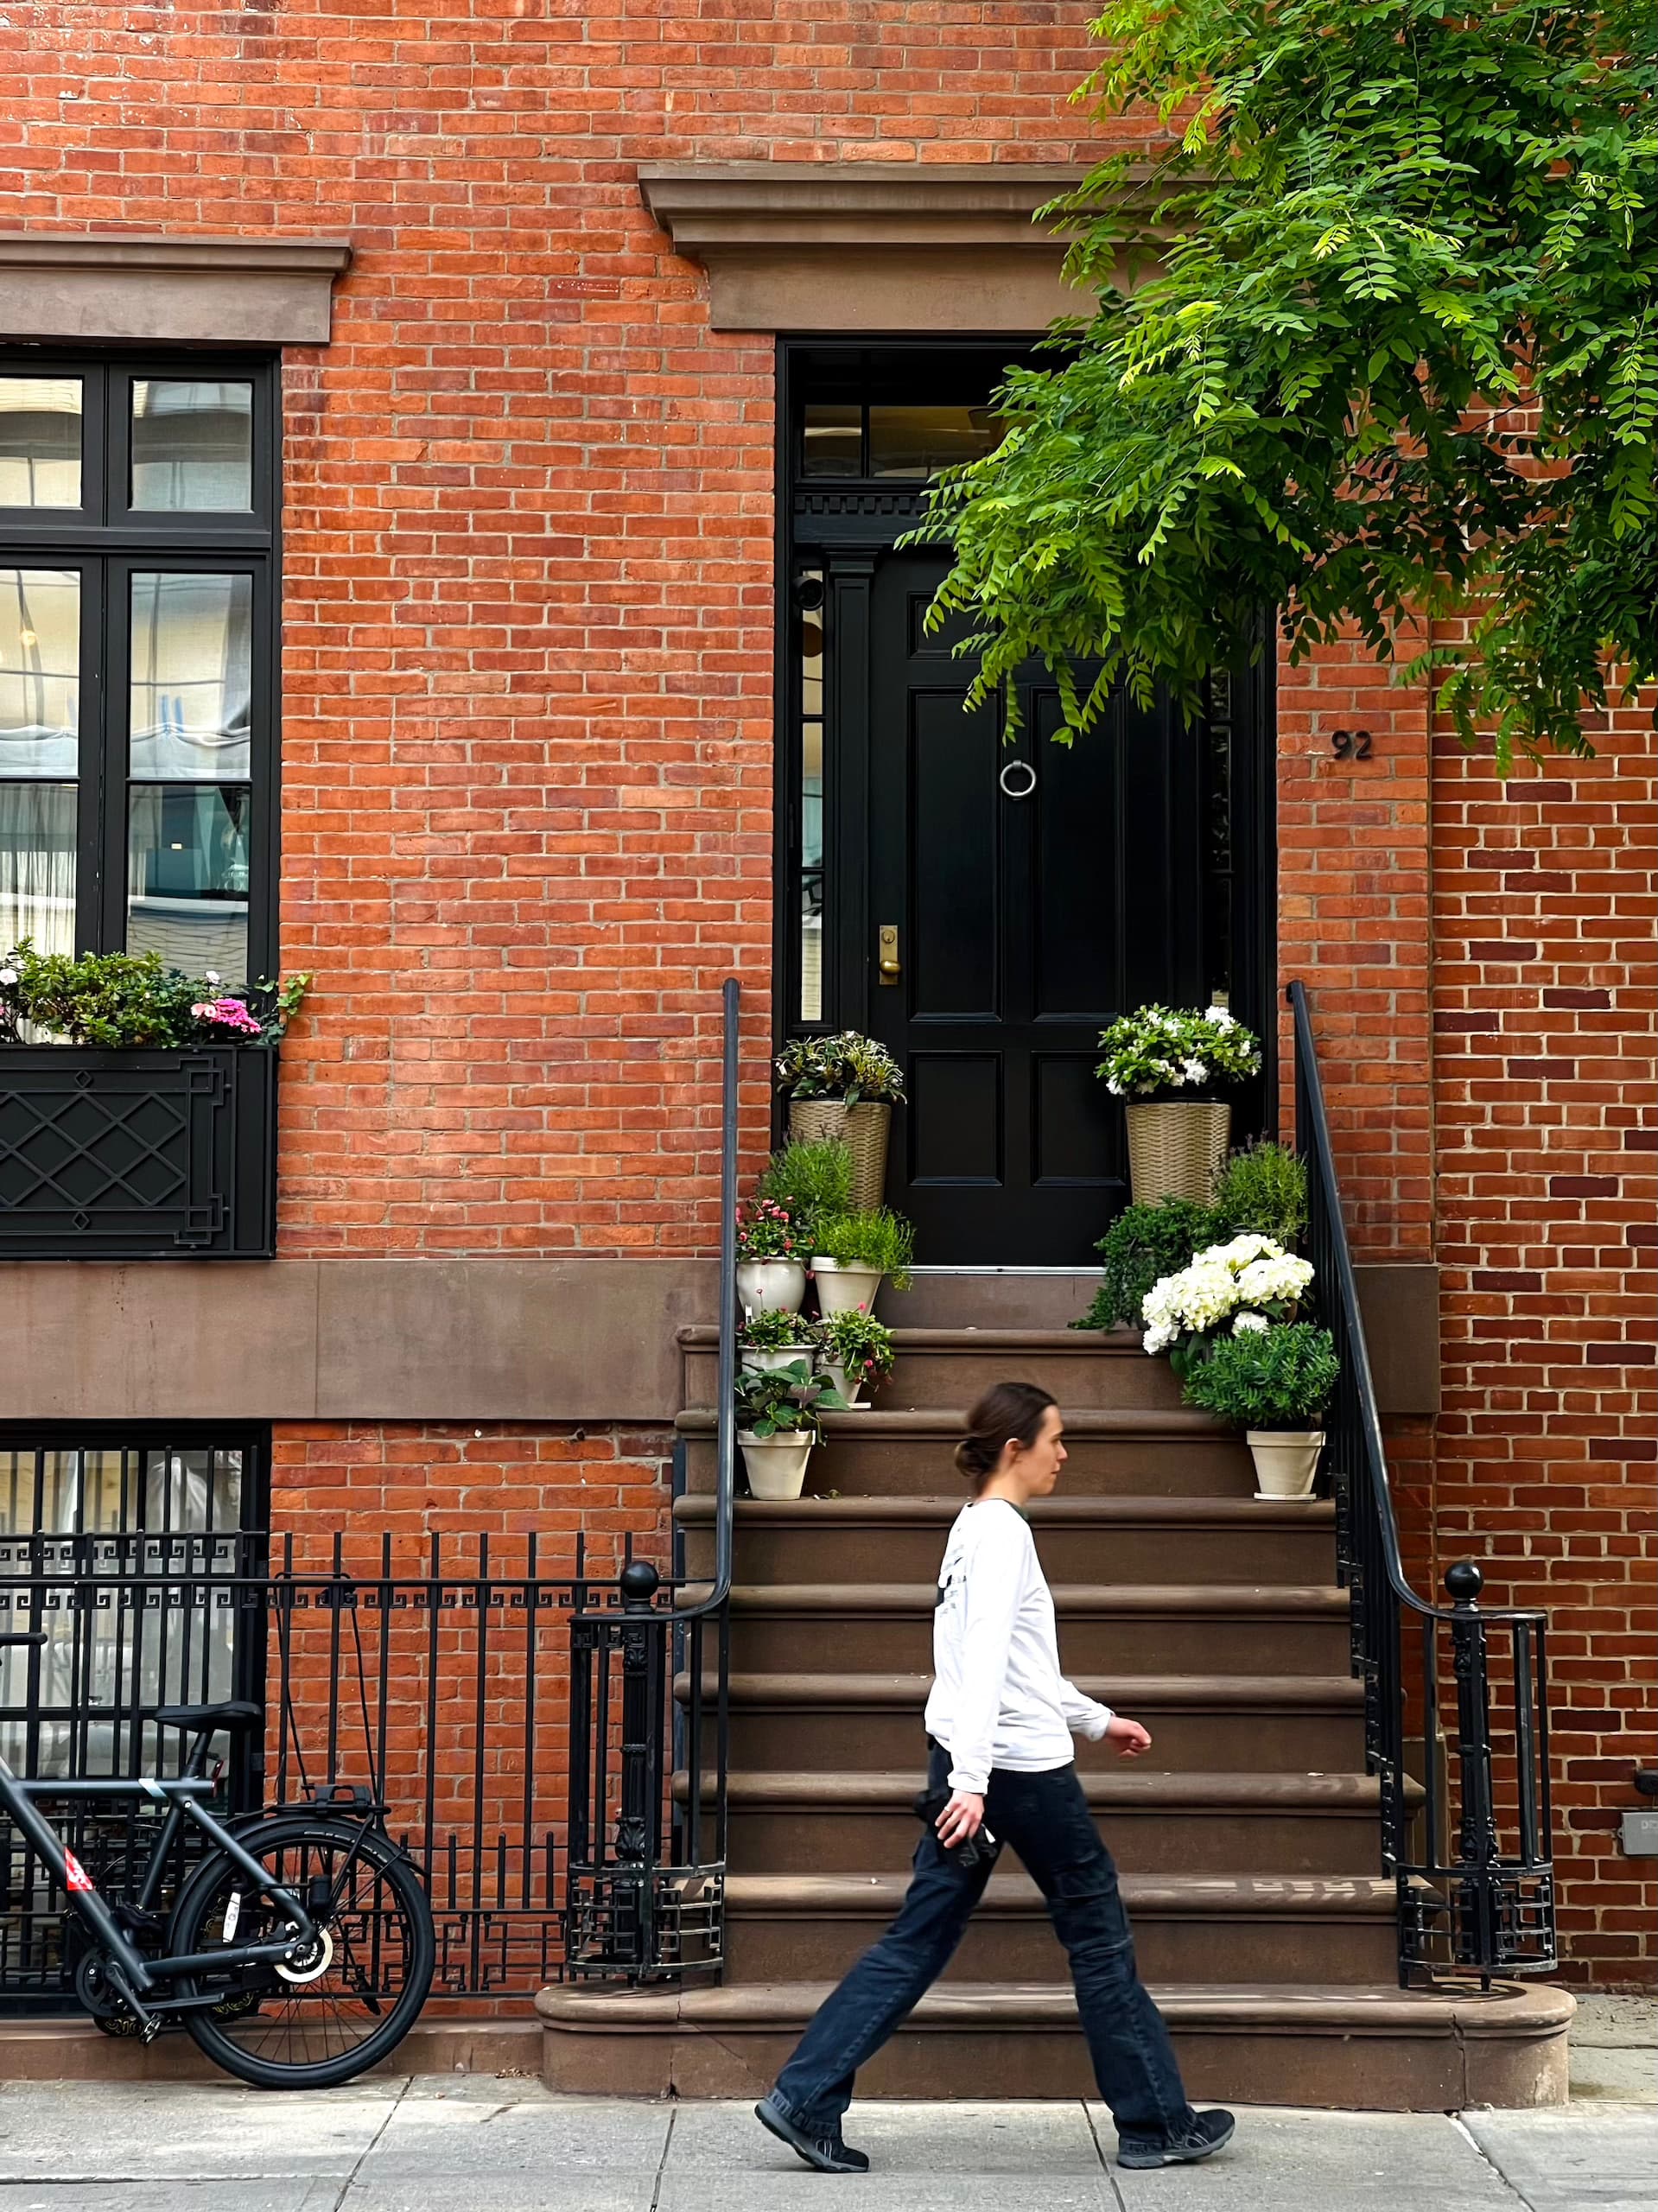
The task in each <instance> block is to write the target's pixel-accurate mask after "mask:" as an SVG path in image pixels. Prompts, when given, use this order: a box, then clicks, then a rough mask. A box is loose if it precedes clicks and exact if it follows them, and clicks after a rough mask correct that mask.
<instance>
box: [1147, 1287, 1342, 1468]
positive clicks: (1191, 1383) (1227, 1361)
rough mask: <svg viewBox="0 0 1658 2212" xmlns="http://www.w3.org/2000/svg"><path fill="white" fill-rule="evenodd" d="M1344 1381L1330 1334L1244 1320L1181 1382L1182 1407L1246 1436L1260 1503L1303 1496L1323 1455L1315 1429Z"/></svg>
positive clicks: (1307, 1326)
mask: <svg viewBox="0 0 1658 2212" xmlns="http://www.w3.org/2000/svg"><path fill="white" fill-rule="evenodd" d="M1340 1374H1341V1363H1340V1361H1339V1360H1338V1359H1337V1356H1336V1345H1335V1341H1334V1339H1333V1338H1331V1333H1330V1332H1329V1330H1328V1329H1318V1328H1315V1327H1314V1326H1313V1325H1312V1322H1311V1321H1288V1322H1282V1323H1280V1324H1279V1325H1277V1326H1276V1327H1274V1325H1273V1324H1272V1323H1270V1322H1268V1321H1264V1320H1262V1319H1260V1317H1259V1316H1257V1315H1255V1314H1247V1313H1246V1314H1242V1315H1240V1316H1239V1318H1238V1319H1237V1320H1236V1322H1235V1323H1234V1324H1233V1333H1232V1334H1231V1335H1230V1336H1229V1337H1222V1338H1218V1339H1217V1342H1216V1344H1214V1346H1213V1348H1212V1349H1211V1351H1210V1355H1209V1357H1208V1358H1207V1359H1206V1360H1204V1362H1203V1363H1202V1364H1201V1365H1200V1366H1198V1367H1196V1368H1194V1369H1193V1370H1192V1371H1191V1374H1190V1375H1189V1376H1187V1378H1186V1384H1185V1400H1186V1403H1187V1404H1188V1405H1191V1406H1196V1407H1197V1408H1199V1409H1200V1410H1201V1411H1202V1412H1204V1413H1208V1414H1217V1415H1218V1417H1219V1418H1220V1419H1221V1420H1222V1421H1231V1422H1232V1423H1234V1425H1235V1426H1236V1427H1239V1428H1241V1429H1242V1431H1243V1433H1244V1440H1245V1441H1246V1442H1247V1443H1248V1446H1249V1450H1250V1452H1251V1454H1252V1456H1253V1458H1254V1459H1255V1482H1256V1484H1257V1488H1256V1491H1255V1496H1256V1497H1310V1496H1311V1495H1312V1484H1313V1478H1314V1477H1315V1476H1316V1475H1317V1473H1318V1454H1319V1452H1321V1451H1322V1450H1323V1449H1324V1430H1323V1429H1322V1428H1321V1427H1319V1422H1320V1421H1321V1419H1322V1417H1323V1414H1324V1408H1325V1407H1326V1406H1327V1405H1328V1404H1329V1402H1330V1395H1331V1391H1333V1390H1334V1389H1335V1387H1336V1383H1337V1378H1338V1377H1339V1376H1340Z"/></svg>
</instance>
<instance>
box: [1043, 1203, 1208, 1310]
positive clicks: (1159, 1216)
mask: <svg viewBox="0 0 1658 2212" xmlns="http://www.w3.org/2000/svg"><path fill="white" fill-rule="evenodd" d="M1215 1241H1216V1230H1215V1217H1214V1216H1213V1214H1212V1213H1210V1210H1209V1208H1208V1207H1207V1206H1200V1205H1197V1203H1196V1202H1195V1201H1194V1200H1193V1199H1191V1198H1160V1199H1159V1201H1158V1203H1157V1204H1156V1205H1154V1206H1125V1207H1124V1209H1123V1211H1121V1213H1120V1214H1119V1215H1118V1216H1117V1217H1116V1219H1115V1221H1114V1222H1113V1223H1112V1224H1111V1226H1110V1228H1109V1230H1107V1231H1106V1233H1105V1235H1104V1236H1102V1237H1101V1239H1100V1241H1099V1243H1098V1244H1096V1247H1095V1248H1094V1249H1096V1251H1097V1252H1098V1253H1100V1254H1101V1255H1102V1258H1103V1259H1104V1262H1105V1280H1104V1281H1103V1282H1102V1283H1101V1285H1100V1287H1099V1289H1098V1290H1097V1291H1096V1293H1095V1297H1094V1303H1093V1304H1092V1306H1089V1309H1088V1311H1087V1313H1084V1314H1083V1318H1082V1319H1081V1320H1080V1321H1073V1322H1072V1323H1071V1327H1072V1328H1073V1329H1117V1328H1130V1329H1137V1328H1139V1326H1140V1307H1141V1306H1142V1305H1143V1304H1144V1302H1145V1298H1146V1294H1147V1291H1148V1290H1150V1289H1151V1287H1152V1286H1153V1283H1158V1282H1161V1281H1162V1280H1163V1278H1164V1276H1165V1275H1172V1274H1178V1273H1179V1272H1180V1269H1181V1268H1184V1267H1185V1266H1187V1265H1188V1264H1189V1262H1191V1257H1192V1255H1193V1254H1194V1253H1196V1252H1198V1251H1200V1250H1201V1249H1203V1247H1204V1245H1205V1244H1210V1243H1214V1242H1215Z"/></svg>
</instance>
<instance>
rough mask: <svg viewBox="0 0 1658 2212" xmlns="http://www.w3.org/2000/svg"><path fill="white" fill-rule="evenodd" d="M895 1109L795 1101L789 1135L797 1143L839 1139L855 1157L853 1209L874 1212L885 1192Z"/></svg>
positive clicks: (871, 1103) (881, 1103)
mask: <svg viewBox="0 0 1658 2212" xmlns="http://www.w3.org/2000/svg"><path fill="white" fill-rule="evenodd" d="M892 1127H893V1109H892V1108H891V1107H890V1106H889V1105H887V1104H886V1102H885V1100H882V1099H875V1098H861V1099H860V1100H859V1101H858V1103H857V1104H856V1105H855V1106H847V1105H843V1104H842V1102H841V1100H840V1099H838V1098H793V1099H791V1100H790V1102H789V1135H790V1136H791V1138H793V1140H794V1141H795V1142H796V1143H797V1144H802V1143H804V1144H822V1143H823V1142H824V1141H826V1140H827V1139H828V1138H830V1137H839V1139H840V1140H841V1142H842V1144H843V1145H844V1146H845V1147H846V1148H847V1150H848V1152H849V1153H850V1154H852V1207H853V1211H854V1213H873V1211H874V1210H875V1208H876V1207H877V1206H878V1205H881V1204H882V1203H883V1202H884V1199H885V1197H886V1141H887V1138H888V1135H890V1134H891V1131H892Z"/></svg>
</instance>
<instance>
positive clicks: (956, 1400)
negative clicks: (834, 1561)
mask: <svg viewBox="0 0 1658 2212" xmlns="http://www.w3.org/2000/svg"><path fill="white" fill-rule="evenodd" d="M896 1302H897V1301H896V1300H895V1301H894V1303H896ZM1009 1378H1014V1379H1016V1380H1018V1381H1019V1382H1021V1383H1037V1384H1038V1385H1039V1387H1040V1388H1041V1389H1044V1390H1051V1392H1052V1393H1053V1395H1054V1396H1055V1397H1056V1398H1058V1401H1059V1402H1060V1404H1061V1405H1062V1406H1064V1407H1065V1408H1069V1409H1070V1410H1072V1411H1075V1412H1077V1413H1083V1412H1090V1413H1092V1412H1098V1413H1126V1412H1128V1411H1130V1410H1133V1411H1134V1412H1141V1411H1144V1410H1145V1409H1146V1408H1157V1409H1158V1410H1159V1411H1162V1412H1167V1413H1177V1412H1178V1410H1179V1408H1180V1402H1181V1400H1180V1385H1179V1383H1178V1381H1177V1380H1176V1378H1175V1376H1174V1372H1173V1370H1172V1368H1171V1367H1170V1365H1169V1363H1168V1362H1167V1360H1166V1359H1149V1358H1147V1356H1146V1354H1145V1353H1144V1352H1107V1353H1101V1352H1090V1351H1086V1350H1084V1349H1083V1347H1082V1346H1081V1345H1079V1346H1078V1348H1077V1351H1059V1352H1052V1351H1050V1352H1035V1353H1032V1352H1018V1351H1007V1352H981V1351H941V1350H935V1351H911V1352H903V1351H901V1352H900V1353H899V1357H898V1360H897V1363H896V1364H895V1365H894V1367H893V1371H892V1373H891V1375H889V1376H887V1378H886V1381H885V1382H884V1383H882V1384H881V1385H880V1388H879V1389H877V1390H875V1391H874V1392H873V1394H870V1393H866V1395H873V1402H874V1403H875V1404H876V1405H878V1406H880V1407H881V1408H883V1409H884V1410H885V1411H886V1412H887V1413H922V1412H927V1413H935V1412H936V1413H954V1414H963V1415H964V1414H966V1412H967V1409H968V1408H969V1406H970V1405H971V1404H972V1403H973V1402H974V1401H975V1398H977V1397H979V1396H980V1395H981V1394H982V1393H983V1392H984V1391H986V1390H988V1389H989V1387H990V1385H991V1384H992V1383H1002V1382H1006V1381H1007V1380H1008V1379H1009ZM717 1382H718V1368H717V1362H716V1361H715V1356H714V1354H713V1353H712V1352H702V1351H695V1352H692V1353H691V1354H690V1355H689V1357H688V1358H687V1360H686V1362H685V1403H686V1404H687V1405H688V1406H711V1405H713V1404H715V1402H716V1401H715V1389H716V1387H717Z"/></svg>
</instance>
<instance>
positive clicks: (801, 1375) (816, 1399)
mask: <svg viewBox="0 0 1658 2212" xmlns="http://www.w3.org/2000/svg"><path fill="white" fill-rule="evenodd" d="M735 1402H736V1408H737V1426H738V1427H739V1428H740V1429H741V1430H743V1431H745V1432H746V1433H747V1434H748V1435H750V1436H759V1437H767V1436H795V1437H806V1436H810V1439H811V1440H812V1442H813V1443H814V1444H817V1443H820V1442H821V1441H822V1440H823V1414H840V1413H845V1412H846V1411H847V1402H846V1400H845V1399H844V1398H843V1397H842V1395H841V1394H840V1392H839V1391H838V1390H837V1389H835V1386H834V1384H833V1383H831V1382H830V1381H829V1377H828V1376H826V1375H814V1374H813V1373H812V1371H811V1369H810V1367H809V1366H808V1365H807V1363H806V1362H805V1361H804V1360H796V1361H795V1362H794V1363H793V1364H792V1365H791V1366H789V1367H785V1369H784V1370H783V1371H782V1372H781V1374H778V1375H757V1374H753V1373H749V1374H745V1375H743V1376H740V1377H739V1379H738V1383H737V1389H736V1401H735Z"/></svg>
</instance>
